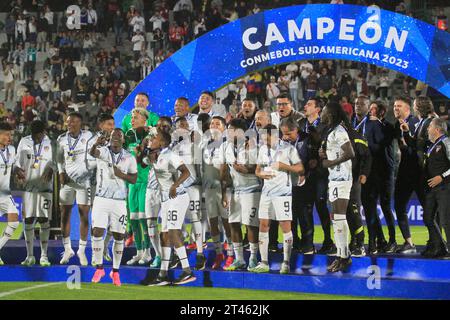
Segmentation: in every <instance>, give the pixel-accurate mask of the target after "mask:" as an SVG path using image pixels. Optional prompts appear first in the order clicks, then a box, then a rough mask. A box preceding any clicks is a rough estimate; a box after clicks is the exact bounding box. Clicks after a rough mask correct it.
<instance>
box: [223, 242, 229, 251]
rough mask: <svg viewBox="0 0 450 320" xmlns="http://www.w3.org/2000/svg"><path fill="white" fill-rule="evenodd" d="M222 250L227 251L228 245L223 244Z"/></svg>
mask: <svg viewBox="0 0 450 320" xmlns="http://www.w3.org/2000/svg"><path fill="white" fill-rule="evenodd" d="M223 250H225V251H227V250H228V243H227V242H224V243H223Z"/></svg>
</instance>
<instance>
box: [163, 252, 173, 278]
mask: <svg viewBox="0 0 450 320" xmlns="http://www.w3.org/2000/svg"><path fill="white" fill-rule="evenodd" d="M171 253H172V248H171V247H162V248H161V270H163V271H166V272H167V270H169V263H170V254H171Z"/></svg>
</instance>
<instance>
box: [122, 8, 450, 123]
mask: <svg viewBox="0 0 450 320" xmlns="http://www.w3.org/2000/svg"><path fill="white" fill-rule="evenodd" d="M449 57H450V34H448V33H447V32H443V31H441V30H438V29H437V28H435V27H434V26H432V25H429V24H427V23H425V22H422V21H420V20H416V19H413V18H411V17H408V16H404V15H401V14H397V13H394V12H391V11H386V10H381V9H379V8H378V7H362V6H354V5H332V4H313V5H301V6H291V7H285V8H280V9H274V10H269V11H264V12H262V13H259V14H256V15H252V16H249V17H246V18H243V19H240V20H236V21H234V22H231V23H228V24H226V25H223V26H221V27H219V28H217V29H214V30H212V31H211V32H208V33H207V34H205V35H203V36H201V37H200V38H198V39H196V40H194V41H192V42H190V43H189V44H187V45H186V46H184V47H183V48H182V49H180V50H179V51H177V52H176V53H175V54H174V55H172V56H171V57H170V58H168V59H167V60H165V61H164V62H163V63H162V64H161V65H160V66H158V67H157V68H156V69H155V70H154V71H153V72H152V73H150V74H149V75H148V76H147V78H145V79H144V80H143V81H142V82H141V83H140V84H139V85H138V86H137V87H136V88H135V90H133V92H131V93H130V95H129V96H128V97H127V98H126V99H125V100H124V102H123V103H122V104H121V106H120V107H119V108H118V110H117V111H116V113H115V119H116V123H120V122H121V120H122V118H123V117H124V116H125V115H126V114H127V113H128V112H129V110H131V109H132V108H133V103H134V97H135V95H136V94H137V93H138V92H141V91H144V92H146V93H147V94H148V95H149V96H150V109H151V110H152V111H154V112H156V113H158V114H160V115H171V114H172V113H173V105H174V102H175V100H176V98H177V97H180V96H184V97H187V98H188V99H189V100H190V102H191V104H194V103H195V102H196V101H197V99H198V97H199V95H200V93H201V92H202V91H203V90H209V91H215V90H217V89H219V88H220V87H222V86H224V85H225V84H227V83H229V82H231V81H233V80H235V79H237V78H240V77H242V76H244V75H246V74H248V73H250V72H252V71H255V70H259V69H263V68H267V67H270V66H275V65H278V64H283V63H289V62H291V61H297V60H310V59H341V60H353V61H361V62H366V63H370V64H374V65H378V66H381V67H386V68H389V69H392V70H395V71H398V72H401V73H404V74H406V75H409V76H411V77H413V78H415V79H418V80H420V81H423V82H425V83H427V84H428V85H430V86H431V87H433V88H435V89H436V90H438V91H440V92H441V93H442V94H444V95H446V96H447V97H450V83H449V79H450V61H449Z"/></svg>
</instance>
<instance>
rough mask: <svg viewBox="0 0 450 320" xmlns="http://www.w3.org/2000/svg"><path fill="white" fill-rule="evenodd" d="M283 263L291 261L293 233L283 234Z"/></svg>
mask: <svg viewBox="0 0 450 320" xmlns="http://www.w3.org/2000/svg"><path fill="white" fill-rule="evenodd" d="M283 240H284V241H283V261H287V262H289V261H290V260H291V252H292V240H293V236H292V231H289V232H287V233H283Z"/></svg>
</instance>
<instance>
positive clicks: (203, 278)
mask: <svg viewBox="0 0 450 320" xmlns="http://www.w3.org/2000/svg"><path fill="white" fill-rule="evenodd" d="M77 249H78V248H77V244H76V243H75V242H74V243H73V250H74V251H75V252H76V250H77ZM62 252H63V248H62V245H61V242H60V241H50V243H49V250H48V253H49V259H50V261H51V262H52V264H53V266H51V267H40V266H35V267H22V266H20V262H21V261H22V260H23V259H24V258H25V255H26V251H25V243H24V241H23V240H16V241H10V242H9V243H8V244H7V246H6V247H5V248H4V249H3V250H2V259H3V261H4V262H5V263H6V265H5V266H3V267H0V281H30V282H33V281H63V282H65V281H66V280H67V278H68V277H69V276H70V275H71V273H72V272H73V270H72V271H70V270H69V269H68V266H60V265H58V262H59V260H60V256H61V253H62ZM134 253H135V249H134V248H126V249H125V251H124V258H123V262H125V261H127V260H128V259H129V258H131V256H132V255H133V254H134ZM86 254H87V256H88V259H89V260H90V257H91V248H90V246H88V247H87V249H86ZM205 254H206V256H207V260H208V262H207V267H209V266H211V265H212V263H213V261H214V257H215V252H214V251H213V250H211V249H207V250H205ZM248 254H249V253H248V252H246V259H247V258H248ZM39 255H40V249H39V247H38V242H37V241H36V242H35V256H36V259H37V260H39ZM195 255H196V251H191V252H189V261H190V264H191V266H194V265H195ZM333 259H334V257H328V256H325V255H309V256H304V255H301V254H296V253H293V258H292V259H291V260H292V263H291V271H292V272H291V274H289V275H280V274H279V273H278V271H279V269H280V264H281V261H282V254H280V253H271V254H270V260H271V270H272V271H271V272H270V273H268V274H253V273H250V272H246V271H242V272H227V271H213V270H210V269H208V268H207V269H206V270H204V271H195V274H196V276H197V281H196V282H193V283H190V284H188V285H189V286H201V287H224V288H237V289H262V290H279V291H293V292H306V293H323V294H337V295H352V296H367V297H385V298H412V299H450V261H448V260H438V259H423V258H421V257H420V256H419V255H413V256H401V255H384V256H376V257H363V258H353V264H352V266H351V268H350V269H349V270H348V271H347V272H345V273H337V274H330V273H328V272H327V270H326V267H327V265H329V264H330V263H331V262H332V261H333ZM78 263H79V261H78V258H77V257H76V256H75V257H74V258H72V259H71V261H70V264H71V265H77V264H78ZM105 268H106V269H107V270H109V268H110V263H107V262H105ZM80 270H81V281H82V282H90V280H91V277H92V275H93V273H94V268H93V267H90V266H89V267H81V268H80ZM68 272H70V273H68ZM180 272H181V270H180V269H175V270H171V275H172V276H177V275H178V274H179V273H180ZM374 272H375V273H374ZM156 273H157V270H152V269H149V268H146V267H137V266H136V267H128V266H123V267H122V268H121V280H122V283H128V284H140V283H141V282H142V281H143V280H144V279H149V278H152V277H155V276H156ZM103 281H104V282H105V283H108V282H109V281H110V279H109V278H108V277H105V278H104V279H103ZM268 294H270V293H269V292H268Z"/></svg>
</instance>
